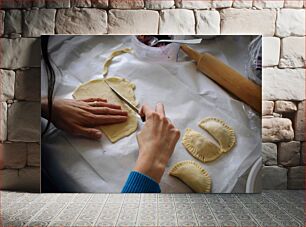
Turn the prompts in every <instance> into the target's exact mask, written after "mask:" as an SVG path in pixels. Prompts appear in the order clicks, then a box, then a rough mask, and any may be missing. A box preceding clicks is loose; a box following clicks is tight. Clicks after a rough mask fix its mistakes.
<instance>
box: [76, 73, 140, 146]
mask: <svg viewBox="0 0 306 227" xmlns="http://www.w3.org/2000/svg"><path fill="white" fill-rule="evenodd" d="M105 80H107V82H108V83H109V84H110V85H111V86H113V87H114V88H115V89H116V90H117V91H119V92H120V94H122V95H123V96H124V97H125V98H126V99H128V100H129V101H130V102H131V103H132V104H133V105H135V106H136V105H137V102H136V99H135V95H134V90H135V85H134V84H133V83H131V82H129V81H128V80H127V79H124V78H120V77H109V78H106V79H96V80H91V81H89V82H86V83H84V84H82V85H80V86H79V87H78V88H76V90H75V91H74V92H73V95H72V96H73V98H74V99H87V98H104V99H107V102H108V103H112V104H118V105H120V106H121V107H122V109H123V110H126V111H127V112H128V120H127V121H126V122H123V123H118V124H111V125H103V126H101V127H100V129H101V131H102V132H103V133H104V134H105V135H106V136H107V138H108V139H109V140H110V141H111V142H112V143H114V142H116V141H118V140H120V139H121V138H123V137H125V136H128V135H130V134H132V133H133V132H135V131H136V129H137V117H136V115H135V113H134V111H133V110H131V109H130V108H129V107H128V106H127V105H125V104H124V102H123V101H121V100H120V99H119V98H118V97H117V96H116V95H115V94H114V92H113V91H112V90H111V89H110V88H109V86H108V85H107V84H106V83H105V82H104V81H105Z"/></svg>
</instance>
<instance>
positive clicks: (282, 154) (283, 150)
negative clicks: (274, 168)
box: [278, 141, 300, 166]
mask: <svg viewBox="0 0 306 227" xmlns="http://www.w3.org/2000/svg"><path fill="white" fill-rule="evenodd" d="M278 164H279V165H282V166H298V165H299V164H300V142H298V141H290V142H288V143H280V144H279V146H278Z"/></svg>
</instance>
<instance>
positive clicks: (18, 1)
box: [0, 0, 32, 9]
mask: <svg viewBox="0 0 306 227" xmlns="http://www.w3.org/2000/svg"><path fill="white" fill-rule="evenodd" d="M31 6H32V2H31V1H29V0H1V3H0V7H1V8H2V9H21V8H30V7H31Z"/></svg>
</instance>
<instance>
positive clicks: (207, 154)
mask: <svg viewBox="0 0 306 227" xmlns="http://www.w3.org/2000/svg"><path fill="white" fill-rule="evenodd" d="M182 143H183V145H184V147H185V148H186V150H187V151H188V152H189V153H190V154H191V155H192V156H193V157H195V158H196V159H198V160H200V161H202V162H204V163H205V162H211V161H214V160H216V159H217V158H219V157H220V155H221V154H222V152H221V150H220V147H219V146H218V145H216V144H214V143H213V142H211V141H210V140H209V139H208V138H206V137H204V136H203V135H202V134H201V133H199V132H197V131H194V130H192V129H190V128H187V129H186V131H185V134H184V136H183V139H182Z"/></svg>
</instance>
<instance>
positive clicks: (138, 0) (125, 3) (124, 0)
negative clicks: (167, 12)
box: [109, 0, 144, 9]
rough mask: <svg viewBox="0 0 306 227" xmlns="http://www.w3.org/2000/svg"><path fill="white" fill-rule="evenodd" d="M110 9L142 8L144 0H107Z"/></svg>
mask: <svg viewBox="0 0 306 227" xmlns="http://www.w3.org/2000/svg"><path fill="white" fill-rule="evenodd" d="M109 6H110V8H112V9H143V8H144V0H133V1H131V0H109Z"/></svg>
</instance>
